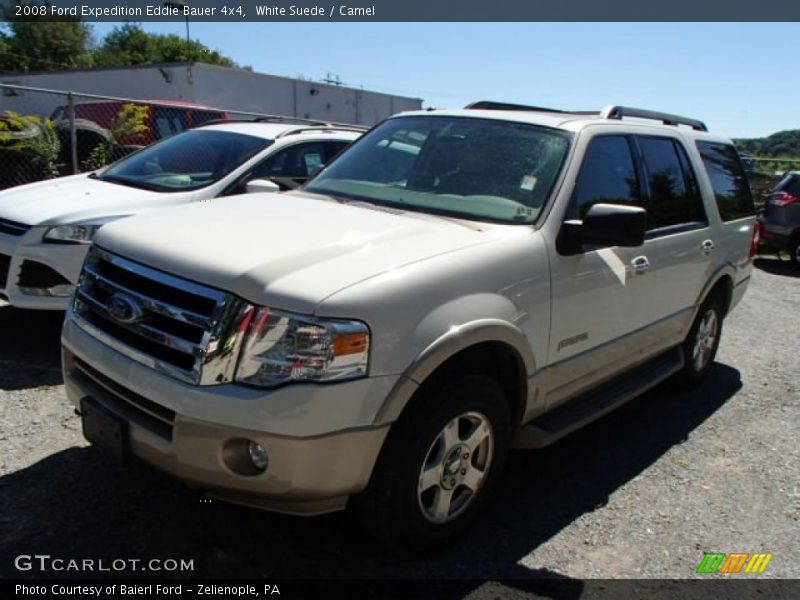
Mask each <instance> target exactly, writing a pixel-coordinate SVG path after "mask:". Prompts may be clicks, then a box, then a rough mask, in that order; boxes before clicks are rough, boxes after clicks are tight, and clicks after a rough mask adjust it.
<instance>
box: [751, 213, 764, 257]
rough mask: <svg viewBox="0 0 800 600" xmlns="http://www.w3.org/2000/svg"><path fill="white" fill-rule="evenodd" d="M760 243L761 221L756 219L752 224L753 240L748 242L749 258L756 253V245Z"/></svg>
mask: <svg viewBox="0 0 800 600" xmlns="http://www.w3.org/2000/svg"><path fill="white" fill-rule="evenodd" d="M760 243H761V223H760V222H758V221H756V222H755V223H754V224H753V242H752V243H751V244H750V258H753V257H755V255H756V254H758V245H759V244H760Z"/></svg>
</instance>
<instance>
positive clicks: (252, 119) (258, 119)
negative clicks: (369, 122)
mask: <svg viewBox="0 0 800 600" xmlns="http://www.w3.org/2000/svg"><path fill="white" fill-rule="evenodd" d="M231 123H287V124H290V123H298V124H299V123H302V124H303V126H304V127H328V128H335V129H343V128H349V127H358V128H360V129H362V130H364V131H366V130H367V129H368V127H362V126H361V125H351V124H349V123H335V122H332V121H319V120H315V119H304V118H302V117H283V116H280V115H264V116H258V115H253V116H247V118H245V119H210V120H208V121H203V122H202V123H200V124H199V125H196V127H204V126H206V125H230V124H231Z"/></svg>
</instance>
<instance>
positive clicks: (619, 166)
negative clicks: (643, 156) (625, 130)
mask: <svg viewBox="0 0 800 600" xmlns="http://www.w3.org/2000/svg"><path fill="white" fill-rule="evenodd" d="M639 190H640V188H639V178H638V177H637V175H636V167H635V166H634V162H633V156H632V154H631V146H630V143H629V142H628V139H627V138H626V137H624V136H601V137H596V138H594V139H593V140H592V141H591V142H590V144H589V148H588V150H587V151H586V156H585V157H584V159H583V165H581V172H580V175H578V181H577V183H576V185H575V197H574V202H573V210H572V212H573V214H572V215H570V218H577V219H582V218H583V217H584V215H586V213H587V211H588V210H589V209H590V208H591V207H592V205H594V204H600V203H603V204H625V205H628V206H641V194H640V191H639Z"/></svg>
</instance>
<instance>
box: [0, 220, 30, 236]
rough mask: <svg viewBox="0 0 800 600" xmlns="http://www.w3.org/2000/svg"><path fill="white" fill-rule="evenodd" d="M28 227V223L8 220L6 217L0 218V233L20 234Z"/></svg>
mask: <svg viewBox="0 0 800 600" xmlns="http://www.w3.org/2000/svg"><path fill="white" fill-rule="evenodd" d="M30 228H31V226H30V225H23V224H22V223H17V222H16V221H9V220H8V219H0V233H5V234H8V235H15V236H20V235H23V234H24V233H27V232H28V230H29V229H30Z"/></svg>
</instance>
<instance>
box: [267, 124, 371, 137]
mask: <svg viewBox="0 0 800 600" xmlns="http://www.w3.org/2000/svg"><path fill="white" fill-rule="evenodd" d="M367 129H369V128H368V127H362V126H360V125H306V126H303V127H294V128H292V129H287V130H286V131H281V132H280V133H279V134H278V135H276V136H275V139H278V138H282V137H286V136H287V135H294V134H296V133H303V132H304V131H319V132H323V131H329V132H333V131H355V132H358V133H364V132H365V131H367Z"/></svg>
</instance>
